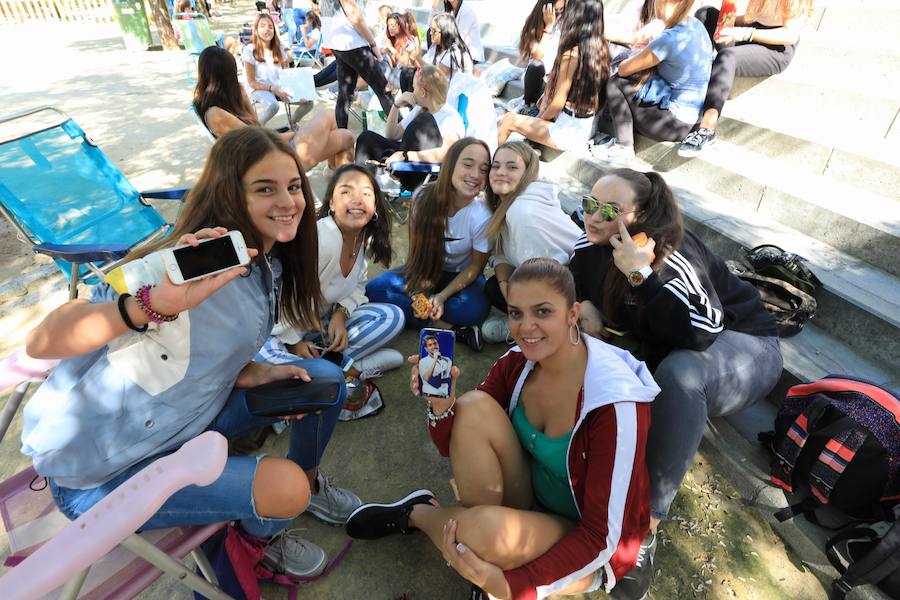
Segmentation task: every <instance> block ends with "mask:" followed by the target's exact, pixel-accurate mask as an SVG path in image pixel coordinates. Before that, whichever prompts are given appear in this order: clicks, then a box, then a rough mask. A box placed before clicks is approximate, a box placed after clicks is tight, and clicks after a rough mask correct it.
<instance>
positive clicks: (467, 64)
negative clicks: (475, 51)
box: [424, 46, 474, 74]
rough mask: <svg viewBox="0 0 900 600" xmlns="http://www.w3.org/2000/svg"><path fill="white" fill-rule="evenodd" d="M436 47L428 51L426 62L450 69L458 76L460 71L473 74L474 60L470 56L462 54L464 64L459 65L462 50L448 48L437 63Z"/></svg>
mask: <svg viewBox="0 0 900 600" xmlns="http://www.w3.org/2000/svg"><path fill="white" fill-rule="evenodd" d="M436 51H437V50H436V47H435V46H432V47H431V48H429V49H428V52H426V53H425V58H424V60H425V62H426V63H427V64H429V65H442V66H444V67H447V68H448V69H450V71H451V72H452V73H453V74H456V73H458V72H460V71H462V72H463V73H471V72H472V69H473V68H474V67H473V66H472V59H471V58H470V57H469V55H468V54H466V53H464V52H463V53H462V56H463V58H462V64H459V55H460V53H461V52H460V49H459V48H457V47H456V46H454V47H452V48H447V49H446V50H444V51H443V52H441V55H440V56H439V57H438V59H437V61H435V60H434V53H435V52H436Z"/></svg>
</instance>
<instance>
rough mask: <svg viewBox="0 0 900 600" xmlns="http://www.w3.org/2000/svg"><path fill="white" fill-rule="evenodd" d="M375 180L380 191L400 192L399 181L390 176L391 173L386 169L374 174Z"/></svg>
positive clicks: (387, 192)
mask: <svg viewBox="0 0 900 600" xmlns="http://www.w3.org/2000/svg"><path fill="white" fill-rule="evenodd" d="M375 180H376V181H377V182H378V187H380V188H381V191H382V192H383V193H385V194H389V193H391V192H395V193H399V192H400V182H399V181H397V180H396V179H394V178H393V177H391V174H390V173H388V172H387V171H381V172H379V173H378V175H376V176H375Z"/></svg>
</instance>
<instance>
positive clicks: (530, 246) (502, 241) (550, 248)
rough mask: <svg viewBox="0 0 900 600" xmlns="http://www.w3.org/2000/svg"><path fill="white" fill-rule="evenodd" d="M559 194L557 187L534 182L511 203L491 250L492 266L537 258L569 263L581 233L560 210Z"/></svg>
mask: <svg viewBox="0 0 900 600" xmlns="http://www.w3.org/2000/svg"><path fill="white" fill-rule="evenodd" d="M558 191H559V190H558V187H557V186H556V184H553V183H550V182H548V181H535V182H534V183H532V184H531V185H529V186H528V187H527V188H525V191H523V192H522V193H521V194H520V195H519V197H518V198H516V199H515V200H513V203H512V205H511V206H510V207H509V210H508V211H507V212H506V223H504V225H503V228H502V229H501V230H500V236H499V239H498V240H497V246H496V248H495V249H494V263H493V264H494V265H495V266H496V265H498V264H499V265H502V264H509V265H512V266H513V267H518V266H519V265H521V264H522V263H523V262H525V261H526V260H528V259H529V258H538V257H542V258H554V259H556V260H558V261H559V262H560V263H561V264H564V265H566V264H568V263H569V257H570V256H571V255H572V252H573V251H574V249H575V242H577V241H578V238H579V237H581V235H582V234H583V233H584V232H583V231H582V230H581V228H580V227H578V225H576V224H575V223H574V222H573V221H572V219H570V218H569V216H568V215H566V213H564V212H563V211H562V208H561V207H560V205H559V198H558V196H557V193H558Z"/></svg>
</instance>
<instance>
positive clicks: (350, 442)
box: [0, 0, 826, 600]
mask: <svg viewBox="0 0 900 600" xmlns="http://www.w3.org/2000/svg"><path fill="white" fill-rule="evenodd" d="M222 12H223V17H222V18H220V19H214V20H213V27H214V29H220V30H223V31H225V32H226V33H235V32H236V31H237V26H238V25H239V24H240V23H241V22H242V21H246V20H249V19H250V18H251V17H252V14H253V8H252V2H250V1H249V0H240V3H238V2H232V3H224V4H223V5H222ZM35 42H37V43H35ZM25 47H27V48H29V50H28V58H27V60H26V59H23V60H12V59H11V58H10V57H14V56H16V55H17V50H18V54H19V55H22V54H23V53H22V52H21V50H19V49H21V48H25ZM0 51H2V55H3V56H4V57H6V58H5V59H4V60H3V62H2V66H0V81H3V82H4V83H6V85H4V86H3V87H2V88H0V106H2V109H0V111H2V112H4V113H9V112H14V111H18V110H24V109H26V108H30V107H34V106H37V105H42V104H51V105H53V106H57V107H59V108H62V109H63V110H65V111H66V112H68V113H69V114H70V115H71V116H72V117H74V118H75V119H76V121H77V122H78V123H79V124H80V125H81V126H82V127H83V128H84V129H85V130H86V131H87V132H88V133H89V134H90V135H91V137H92V138H93V139H94V140H95V141H96V142H97V143H98V144H99V146H100V147H101V148H102V149H103V150H104V152H105V153H106V154H107V156H109V157H110V158H111V159H112V161H113V162H114V163H115V164H116V165H118V166H119V167H120V168H121V169H122V170H123V172H124V173H125V175H126V176H127V177H128V178H129V179H130V180H131V181H132V182H133V183H134V184H135V186H136V187H137V188H138V189H151V188H161V187H170V186H180V185H190V183H191V182H192V181H193V180H194V179H195V178H196V177H197V175H198V174H199V171H200V168H201V166H202V163H203V160H204V157H205V155H206V152H207V151H208V148H209V144H208V142H207V141H206V138H205V137H204V135H203V134H202V132H201V131H200V129H199V128H198V125H197V124H196V123H195V121H194V120H193V118H192V117H191V115H190V113H189V112H188V103H189V102H190V98H191V90H192V85H191V83H189V82H188V80H187V79H186V76H185V68H186V58H185V55H184V54H183V53H181V52H127V51H125V50H124V47H123V45H122V43H121V41H120V38H119V35H118V30H117V27H116V25H115V24H79V25H65V26H61V25H29V26H17V27H0ZM7 82H8V83H7ZM319 109H320V110H327V109H328V107H324V106H323V107H320V108H319ZM281 120H283V117H280V116H279V117H278V118H276V120H275V121H273V124H274V125H276V126H277V125H280V124H282V123H281ZM315 183H316V187H317V188H318V189H319V190H320V191H319V193H321V190H322V189H323V187H324V183H325V181H324V180H323V178H322V175H321V172H319V173H318V174H317V175H316V176H315ZM395 232H396V236H397V244H396V246H395V249H396V250H397V254H398V256H401V257H402V256H404V255H405V236H406V232H405V228H404V227H402V226H399V225H397V226H395ZM42 264H43V265H46V261H40V260H39V259H34V258H33V257H32V256H31V254H30V251H29V248H28V247H27V246H26V245H25V244H23V243H21V242H20V241H19V240H17V239H16V236H15V233H14V232H13V231H12V230H11V229H10V228H9V227H8V226H7V225H6V223H5V222H3V223H0V351H3V352H4V353H5V352H6V351H9V350H10V349H12V348H14V347H16V346H18V345H19V344H20V343H21V339H22V337H23V336H24V334H25V332H27V330H28V329H29V328H30V327H31V326H32V324H33V323H35V322H36V320H37V319H39V318H40V317H41V316H42V315H43V314H46V311H48V310H50V309H51V308H52V307H53V306H55V305H57V304H58V303H59V302H61V301H63V300H64V292H63V291H62V278H61V277H59V276H53V277H51V278H49V279H48V278H46V277H37V275H39V274H40V273H42V272H43V271H40V269H44V270H45V271H46V270H47V269H48V267H46V266H43V267H42V266H41V265H42ZM29 273H37V275H35V277H36V278H37V282H29V280H28V276H29ZM395 346H396V347H397V348H398V349H400V350H401V351H403V352H406V353H412V352H413V350H414V348H415V335H414V334H413V333H412V332H406V333H405V334H404V335H403V336H402V337H401V338H399V339H398V341H397V342H396V343H395ZM503 351H504V348H503V347H502V346H488V347H487V348H486V349H485V351H484V352H483V353H481V354H474V353H472V352H470V351H468V349H462V350H461V351H460V353H459V356H458V361H457V362H458V364H459V366H460V368H461V369H462V370H463V380H462V382H461V387H462V388H463V389H470V388H471V387H473V386H474V385H475V384H476V383H477V382H478V381H480V379H481V377H482V376H483V374H484V373H485V372H486V370H487V368H488V367H489V366H490V364H491V363H492V361H493V360H494V359H495V358H496V357H497V356H499V355H500V354H501V353H502V352H503ZM406 377H407V375H406V373H405V372H403V371H395V372H393V373H390V374H389V375H388V376H386V377H385V378H383V379H382V380H380V381H379V386H380V387H381V389H382V391H383V393H384V396H385V398H386V403H387V407H386V409H385V411H384V412H383V413H382V414H381V415H379V416H378V417H376V418H373V419H368V420H365V421H362V422H356V423H349V424H341V425H340V426H339V427H338V429H337V431H336V433H335V436H334V438H333V440H332V442H331V445H330V446H329V448H330V450H329V453H328V454H327V456H326V460H325V462H324V464H323V470H325V471H326V472H328V473H329V474H331V475H334V476H335V478H336V480H337V482H338V483H339V484H340V485H342V486H346V487H349V488H351V489H353V490H355V491H357V492H358V493H359V494H360V495H361V496H362V497H363V498H364V499H365V500H370V501H384V500H392V499H395V498H396V497H400V496H402V495H403V494H406V493H407V492H408V491H410V490H411V489H413V488H415V487H420V486H427V487H430V489H432V490H433V491H435V492H436V493H437V494H438V495H439V496H440V497H441V499H442V500H443V501H445V502H447V501H449V500H450V499H451V498H452V495H451V492H450V488H449V485H448V478H449V476H450V474H449V466H448V465H447V463H446V461H444V460H442V459H440V457H439V456H438V455H437V453H436V451H435V450H434V448H433V447H432V445H431V443H430V441H429V440H428V437H427V433H426V431H425V428H424V427H423V419H424V414H423V410H422V407H421V406H420V404H419V403H418V401H417V400H416V399H414V398H411V397H409V394H408V392H407V391H406ZM4 398H5V396H4ZM20 421H21V416H20V418H19V419H17V420H16V422H15V423H14V424H13V428H12V430H11V431H10V433H9V435H8V437H7V439H6V440H4V441H3V443H2V445H0V475H2V476H8V475H9V474H10V473H13V472H15V471H16V470H18V469H20V468H22V466H23V465H24V464H25V460H24V458H23V457H22V456H21V455H20V454H19V453H18V451H17V439H18V433H19V432H20V430H21V422H20ZM284 438H286V436H282V437H281V438H280V439H274V440H272V441H270V444H269V445H268V446H267V449H268V450H271V451H273V452H284V450H285V448H286V439H284ZM295 526H298V527H301V528H304V529H306V534H305V535H306V536H307V537H309V538H310V539H312V540H314V541H316V542H317V543H320V544H321V545H322V546H323V547H325V548H326V550H327V551H328V552H329V554H330V555H333V554H334V553H335V552H336V551H337V550H338V549H339V548H340V547H341V546H342V545H343V544H344V542H345V536H344V534H343V530H342V529H341V528H335V527H330V526H326V525H323V524H320V523H318V522H316V521H315V520H314V519H312V518H309V517H304V516H301V517H300V518H299V519H298V521H297V522H296V523H295ZM663 532H664V535H663V537H662V540H661V544H660V548H659V551H658V554H657V573H656V577H655V580H654V583H653V587H652V592H651V597H652V598H654V599H672V598H723V599H730V598H741V599H744V598H747V599H753V598H759V599H765V600H768V599H773V598H791V599H803V600H805V599H814V598H824V597H826V592H825V590H824V588H823V586H822V584H821V583H820V582H819V581H818V580H817V579H816V578H815V577H814V576H813V575H812V574H810V573H809V572H808V571H807V570H805V569H804V567H803V566H802V565H800V564H797V562H796V561H795V559H794V558H793V557H792V555H791V554H790V552H788V551H787V550H786V549H785V546H784V544H783V543H782V542H781V540H779V539H778V538H777V537H776V536H775V535H774V534H773V533H772V532H771V530H770V529H769V527H768V526H767V525H766V524H765V523H764V522H763V521H762V520H761V519H760V518H759V517H758V516H757V515H756V514H755V513H754V511H753V510H752V509H751V508H749V507H748V506H746V504H745V503H744V501H743V499H742V498H741V497H740V496H739V495H738V494H737V493H736V492H735V490H734V488H733V487H732V486H731V485H730V484H729V483H728V482H727V480H726V479H725V478H724V477H723V476H722V474H721V473H719V472H717V471H716V470H715V469H713V468H712V466H711V465H710V463H709V462H708V461H707V460H706V459H705V458H704V456H703V454H702V453H701V454H699V455H698V457H697V460H696V461H695V464H694V466H693V468H692V470H691V472H690V474H689V476H688V477H687V478H686V479H685V482H684V484H683V486H682V490H681V494H680V495H679V497H678V499H677V500H676V503H675V506H674V508H673V511H672V519H671V520H670V521H669V522H668V523H666V524H665V526H664V527H663ZM467 589H468V586H467V584H466V583H465V582H464V581H462V580H461V579H460V578H459V577H458V576H456V575H455V574H454V573H452V572H451V571H450V570H449V569H447V568H446V567H445V566H444V563H443V561H442V560H441V559H440V556H439V555H438V553H437V552H435V551H434V550H433V548H431V547H430V545H429V543H428V542H427V541H426V540H425V539H424V536H421V535H413V536H409V537H402V538H401V537H395V538H392V539H387V540H382V541H378V542H357V543H356V544H355V545H354V546H353V548H352V549H351V550H350V552H349V554H348V555H347V557H346V559H345V560H344V562H343V563H342V564H341V566H340V567H339V569H338V570H337V571H336V572H335V573H333V574H332V575H330V576H329V577H327V578H325V579H323V580H320V581H317V582H314V583H311V584H308V585H306V586H304V587H303V588H301V590H300V592H301V597H308V598H321V599H331V598H352V599H357V598H359V599H363V598H366V599H368V598H373V599H378V600H394V599H395V598H398V597H400V596H401V595H402V594H404V593H406V594H408V596H409V598H410V599H411V600H420V599H421V600H425V599H429V600H430V599H444V598H447V599H452V598H458V599H460V600H461V599H462V598H463V597H464V596H465V593H466V591H467ZM142 597H146V598H185V599H186V598H188V597H189V594H188V593H186V592H184V591H183V590H182V589H178V588H176V587H175V586H174V584H173V583H172V582H170V581H161V582H158V583H157V584H155V585H154V586H153V587H151V588H150V589H149V590H148V591H147V592H146V593H145V594H144V595H143V596H142ZM264 597H265V598H284V597H286V594H285V592H284V591H283V590H282V589H276V588H271V587H266V588H265V589H264ZM602 597H605V595H604V594H603V593H597V594H593V595H591V598H602Z"/></svg>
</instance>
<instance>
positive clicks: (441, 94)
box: [420, 65, 450, 108]
mask: <svg viewBox="0 0 900 600" xmlns="http://www.w3.org/2000/svg"><path fill="white" fill-rule="evenodd" d="M420 77H421V78H422V79H421V81H422V83H423V84H424V85H425V86H426V88H427V91H428V96H429V97H430V98H431V99H432V101H433V102H434V106H435V108H440V107H441V106H443V105H444V104H446V103H447V92H448V91H449V90H450V80H449V79H447V76H446V75H445V74H444V72H443V71H441V70H440V69H439V68H438V67H435V66H433V65H425V66H424V67H422V74H421V75H420Z"/></svg>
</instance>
